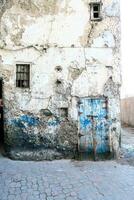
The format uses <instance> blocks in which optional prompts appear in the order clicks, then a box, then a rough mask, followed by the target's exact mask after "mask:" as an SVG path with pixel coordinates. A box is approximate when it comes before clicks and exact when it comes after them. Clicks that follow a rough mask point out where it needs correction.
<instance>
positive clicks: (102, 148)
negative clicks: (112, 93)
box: [79, 98, 109, 154]
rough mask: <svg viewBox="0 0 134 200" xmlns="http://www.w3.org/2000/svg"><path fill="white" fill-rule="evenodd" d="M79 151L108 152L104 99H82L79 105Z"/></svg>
mask: <svg viewBox="0 0 134 200" xmlns="http://www.w3.org/2000/svg"><path fill="white" fill-rule="evenodd" d="M79 151H80V152H89V153H90V152H93V153H94V154H102V153H106V152H109V137H108V123H107V103H106V99H105V98H95V99H89V98H82V99H81V100H80V103H79Z"/></svg>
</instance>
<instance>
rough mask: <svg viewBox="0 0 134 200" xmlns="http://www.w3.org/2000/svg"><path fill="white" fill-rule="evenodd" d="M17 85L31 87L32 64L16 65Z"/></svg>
mask: <svg viewBox="0 0 134 200" xmlns="http://www.w3.org/2000/svg"><path fill="white" fill-rule="evenodd" d="M16 87H19V88H29V87H30V64H17V65H16Z"/></svg>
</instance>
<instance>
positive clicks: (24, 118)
mask: <svg viewBox="0 0 134 200" xmlns="http://www.w3.org/2000/svg"><path fill="white" fill-rule="evenodd" d="M20 120H21V121H22V122H24V123H26V124H27V125H28V126H37V125H38V124H39V120H38V119H37V118H35V117H32V116H29V115H22V116H21V117H20Z"/></svg>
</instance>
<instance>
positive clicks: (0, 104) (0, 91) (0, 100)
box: [0, 77, 4, 144]
mask: <svg viewBox="0 0 134 200" xmlns="http://www.w3.org/2000/svg"><path fill="white" fill-rule="evenodd" d="M0 123H1V124H0V132H1V135H0V143H2V144H3V143H4V119H3V79H2V77H0Z"/></svg>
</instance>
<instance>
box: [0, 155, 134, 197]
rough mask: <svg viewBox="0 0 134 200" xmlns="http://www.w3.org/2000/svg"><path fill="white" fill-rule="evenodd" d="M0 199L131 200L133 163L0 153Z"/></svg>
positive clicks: (133, 186)
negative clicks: (34, 158)
mask: <svg viewBox="0 0 134 200" xmlns="http://www.w3.org/2000/svg"><path fill="white" fill-rule="evenodd" d="M0 200H134V166H131V165H128V163H125V164H123V165H122V164H120V163H119V162H116V161H100V162H93V161H71V160H59V161H41V162H33V161H31V162H30V161H26V162H25V161H12V160H10V159H8V158H5V157H2V156H0Z"/></svg>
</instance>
